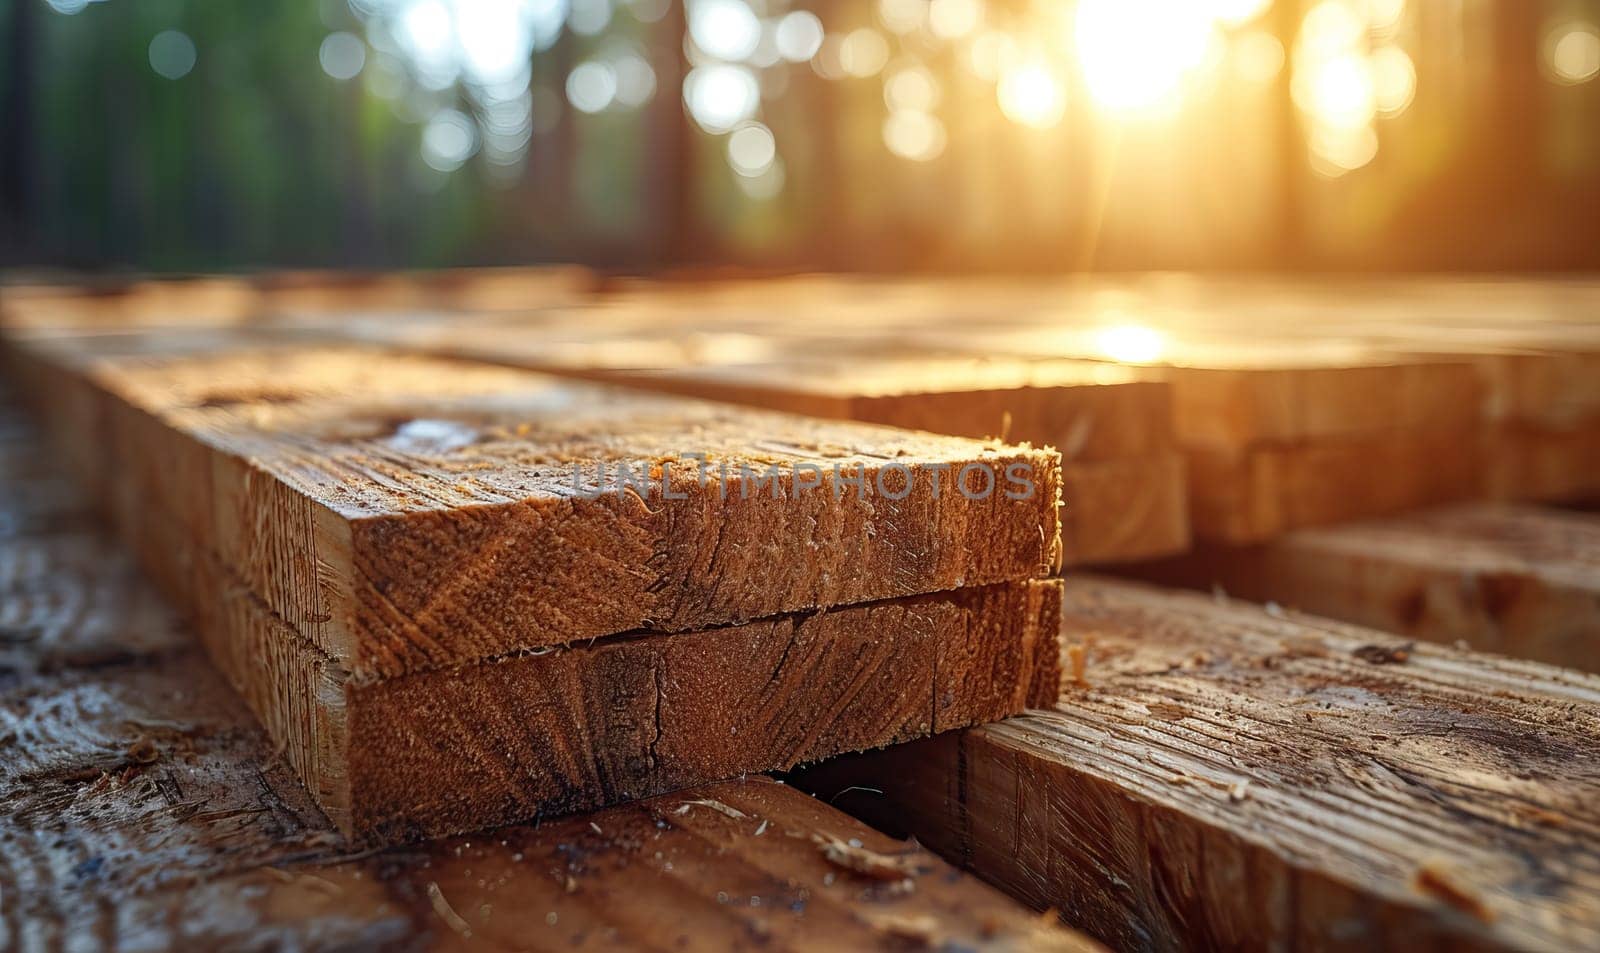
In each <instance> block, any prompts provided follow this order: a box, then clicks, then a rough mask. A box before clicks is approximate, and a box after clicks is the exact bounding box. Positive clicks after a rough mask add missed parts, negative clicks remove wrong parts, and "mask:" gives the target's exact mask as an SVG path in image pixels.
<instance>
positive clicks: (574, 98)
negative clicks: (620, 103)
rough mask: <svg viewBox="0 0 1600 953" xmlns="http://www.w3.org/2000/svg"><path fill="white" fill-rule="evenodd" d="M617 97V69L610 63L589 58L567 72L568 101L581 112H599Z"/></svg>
mask: <svg viewBox="0 0 1600 953" xmlns="http://www.w3.org/2000/svg"><path fill="white" fill-rule="evenodd" d="M616 97H617V71H616V70H615V69H612V67H611V64H610V63H605V62H601V61H599V60H587V61H585V62H582V63H579V64H578V65H577V66H575V67H573V69H572V72H571V73H568V74H567V102H569V103H571V104H572V108H574V109H576V110H578V111H579V112H586V113H597V112H599V111H600V110H602V109H605V108H606V107H607V106H609V105H611V102H612V100H614V99H616Z"/></svg>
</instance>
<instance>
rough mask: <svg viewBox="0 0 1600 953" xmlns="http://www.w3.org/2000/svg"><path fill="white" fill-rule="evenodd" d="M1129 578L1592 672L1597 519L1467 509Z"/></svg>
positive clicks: (1296, 537)
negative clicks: (1216, 589)
mask: <svg viewBox="0 0 1600 953" xmlns="http://www.w3.org/2000/svg"><path fill="white" fill-rule="evenodd" d="M1133 572H1135V573H1136V574H1137V575H1139V576H1140V577H1141V578H1145V579H1149V580H1154V581H1161V582H1166V583H1173V584H1181V585H1188V586H1193V587H1197V588H1202V589H1208V590H1209V589H1210V588H1211V587H1212V586H1213V585H1216V586H1220V587H1222V589H1223V590H1224V591H1226V592H1227V593H1228V594H1229V595H1234V596H1239V597H1242V598H1245V599H1251V600H1254V601H1257V602H1268V601H1272V602H1276V603H1278V604H1280V605H1283V606H1287V607H1290V608H1296V609H1302V610H1304V611H1307V612H1313V613H1316V614H1318V615H1322V616H1327V617H1329V618H1335V619H1343V620H1345V621H1347V622H1353V623H1356V624H1358V625H1365V626H1371V627H1373V628H1376V629H1382V630H1384V631H1387V632H1393V633H1396V634H1399V635H1406V636H1415V637H1417V638H1422V639H1428V640H1430V641H1434V642H1444V643H1453V642H1456V641H1457V640H1461V641H1464V642H1466V643H1467V644H1469V645H1471V646H1472V647H1473V648H1475V649H1479V650H1482V651H1487V652H1496V653H1499V654H1502V655H1509V656H1512V657H1514V658H1521V659H1533V660H1535V661H1539V662H1546V663H1549V664H1551V665H1565V666H1570V667H1573V668H1579V669H1585V670H1587V671H1591V672H1594V671H1600V519H1597V518H1595V517H1593V516H1589V515H1585V514H1577V513H1564V512H1560V511H1556V510H1545V509H1540V508H1537V507H1531V506H1526V505H1519V504H1506V503H1479V504H1469V505H1464V506H1456V507H1446V508H1441V509H1437V510H1429V511H1424V512H1419V513H1414V514H1410V515H1406V516H1399V517H1389V518H1386V519H1383V520H1373V521H1367V522H1361V523H1351V524H1347V525H1344V526H1337V527H1329V528H1325V529H1315V530H1299V531H1297V532H1294V533H1290V534H1288V535H1286V536H1283V537H1282V538H1280V539H1277V540H1275V541H1273V542H1272V543H1269V544H1267V545H1265V546H1260V547H1251V548H1247V549H1220V548H1208V549H1204V550H1201V551H1198V552H1196V553H1194V554H1192V555H1190V556H1185V557H1180V558H1178V559H1175V560H1167V561H1161V562H1157V563H1153V564H1151V565H1149V566H1143V567H1139V568H1138V569H1136V570H1133Z"/></svg>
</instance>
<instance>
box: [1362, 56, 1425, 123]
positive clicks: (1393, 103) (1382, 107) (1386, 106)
mask: <svg viewBox="0 0 1600 953" xmlns="http://www.w3.org/2000/svg"><path fill="white" fill-rule="evenodd" d="M1369 67H1370V69H1371V70H1372V92H1373V96H1374V98H1375V100H1376V102H1377V106H1378V113H1379V115H1382V116H1385V117H1391V116H1398V115H1400V114H1401V113H1403V112H1405V110H1406V107H1407V106H1410V105H1411V100H1412V99H1414V98H1415V97H1416V95H1417V67H1416V66H1415V65H1414V64H1413V63H1412V62H1411V57H1410V56H1409V55H1407V54H1406V51H1405V50H1402V49H1401V48H1400V47H1398V46H1385V47H1383V48H1382V49H1379V50H1375V51H1373V54H1372V59H1371V60H1370V62H1369Z"/></svg>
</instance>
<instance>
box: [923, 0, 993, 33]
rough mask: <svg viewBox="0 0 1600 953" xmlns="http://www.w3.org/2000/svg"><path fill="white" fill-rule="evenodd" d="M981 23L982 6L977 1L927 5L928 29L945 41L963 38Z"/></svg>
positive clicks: (947, 0)
mask: <svg viewBox="0 0 1600 953" xmlns="http://www.w3.org/2000/svg"><path fill="white" fill-rule="evenodd" d="M982 23H983V4H981V3H979V2H978V0H933V2H932V3H930V4H929V5H928V29H930V30H932V31H933V35H934V36H937V37H941V38H943V39H946V40H953V39H956V38H958V37H963V36H966V35H968V34H969V33H972V32H973V31H975V30H977V29H978V27H979V25H980V24H982Z"/></svg>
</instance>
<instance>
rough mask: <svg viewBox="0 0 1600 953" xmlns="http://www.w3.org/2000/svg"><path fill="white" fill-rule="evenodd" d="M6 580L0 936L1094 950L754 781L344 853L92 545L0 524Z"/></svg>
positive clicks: (113, 941)
mask: <svg viewBox="0 0 1600 953" xmlns="http://www.w3.org/2000/svg"><path fill="white" fill-rule="evenodd" d="M0 440H3V441H4V442H5V443H6V444H7V445H8V446H14V447H24V446H27V443H28V437H27V435H26V433H25V432H24V430H23V428H21V427H20V426H19V427H17V428H15V432H13V430H12V429H6V430H5V431H4V432H3V433H0ZM0 588H3V591H4V592H5V593H6V594H7V603H6V609H5V611H7V612H9V613H14V614H13V615H11V616H8V623H16V626H15V627H13V628H8V630H7V631H11V632H14V631H18V630H20V631H25V632H27V633H28V638H26V639H25V640H23V641H21V642H20V643H19V644H8V645H7V646H5V650H6V653H7V654H6V655H5V664H6V666H7V668H6V671H5V673H4V674H3V676H0V753H3V755H4V757H3V758H0V817H3V818H4V820H0V948H5V949H16V950H19V951H33V950H51V949H81V950H98V949H134V948H136V949H145V950H167V949H171V950H181V949H195V948H214V947H230V948H237V947H241V946H248V947H252V948H272V949H286V950H302V949H304V950H311V949H330V948H371V947H390V948H392V947H404V948H415V949H430V948H451V949H453V948H458V947H460V948H466V947H469V946H470V947H471V948H473V949H549V950H557V949H570V948H573V947H574V946H577V947H579V948H582V947H585V946H604V947H605V948H608V949H659V948H661V946H662V945H663V944H664V943H665V944H669V945H671V946H673V947H674V948H685V949H701V948H703V949H724V948H729V947H733V946H738V945H740V944H748V945H756V946H767V945H774V944H775V945H778V946H784V947H793V948H800V949H813V948H814V949H818V950H831V949H858V948H860V949H867V948H880V949H900V948H904V947H905V946H907V945H911V946H935V947H937V946H945V945H954V946H961V947H968V946H971V947H978V946H982V947H993V948H996V949H1018V950H1034V949H1056V950H1082V951H1091V950H1096V949H1098V947H1097V946H1095V945H1094V944H1093V943H1092V942H1090V941H1088V940H1086V939H1084V938H1083V937H1081V936H1079V935H1077V934H1074V933H1071V932H1070V931H1067V930H1064V929H1061V928H1059V927H1056V926H1055V925H1053V924H1051V923H1048V922H1046V921H1044V920H1041V919H1040V918H1038V917H1037V916H1036V915H1034V914H1032V913H1030V912H1028V911H1026V910H1024V909H1023V908H1021V907H1019V906H1018V905H1017V904H1016V903H1015V902H1013V901H1011V900H1009V899H1007V898H1006V897H1004V896H1003V895H1002V894H1001V893H999V892H998V891H996V890H994V889H993V888H990V887H987V886H984V885H982V884H981V883H979V882H977V881H976V880H974V879H972V878H969V877H966V876H963V875H961V874H959V873H957V872H955V871H953V870H951V869H950V868H949V867H948V866H946V865H945V864H944V863H943V862H942V861H940V860H938V859H937V858H936V857H934V856H933V855H932V854H929V853H927V852H926V851H923V850H921V849H920V848H918V847H916V845H915V844H908V843H900V842H897V841H894V840H892V839H890V838H888V837H885V836H884V835H882V834H879V833H877V832H875V831H872V830H870V829H868V828H866V827H864V826H863V825H861V824H860V823H859V822H857V821H854V820H853V819H851V818H849V817H848V816H846V815H843V814H841V813H839V812H837V811H835V810H833V809H831V808H829V807H828V806H827V805H825V804H823V803H821V802H818V801H813V800H812V799H810V798H809V797H806V796H805V795H803V794H801V793H800V792H798V791H795V790H793V789H790V788H786V787H784V786H782V785H779V784H776V783H774V782H771V781H768V780H766V779H762V778H751V779H749V780H748V781H732V782H727V783H723V784H718V785H711V786H707V787H702V788H696V789H691V790H688V791H683V792H680V793H678V794H674V795H669V796H667V797H663V798H658V799H656V800H654V801H644V802H637V803H634V804H630V805H628V806H626V807H623V808H618V809H615V810H612V811H608V812H605V813H603V814H599V815H593V816H580V817H571V818H567V819H564V820H561V821H555V822H547V823H545V824H543V825H539V826H533V827H513V828H506V829H503V830H498V831H489V832H485V833H483V834H477V835H472V836H469V837H462V838H457V839H454V840H445V841H440V842H435V843H433V844H429V845H424V846H417V847H408V848H399V849H393V850H389V851H385V852H380V853H372V852H355V851H354V850H353V849H352V848H351V847H350V846H347V845H346V843H345V841H344V839H343V838H342V837H340V836H339V835H338V834H337V833H336V832H335V831H334V829H333V828H332V826H331V825H330V824H329V823H328V822H327V821H326V819H325V818H324V817H323V816H322V815H321V813H320V812H319V811H318V810H317V808H316V807H315V806H314V805H313V803H312V801H311V799H310V798H309V797H308V795H307V794H306V792H305V791H304V789H303V788H302V787H301V786H300V784H299V783H298V782H297V781H296V780H295V778H294V777H293V775H292V774H291V773H290V772H289V770H288V767H287V764H286V762H285V759H284V757H283V752H282V751H281V749H279V748H277V747H276V746H274V744H273V743H272V742H271V740H270V739H269V738H268V736H267V735H266V734H265V732H263V731H262V730H261V728H259V727H258V726H257V725H256V723H255V721H254V719H252V718H251V716H250V713H249V712H248V711H247V710H246V709H245V708H244V706H243V705H242V704H241V703H240V701H239V699H238V698H237V697H236V696H235V695H234V694H233V693H231V692H230V691H229V690H228V689H227V687H226V685H225V684H224V683H223V681H222V680H221V679H220V678H218V677H217V675H216V674H215V673H214V672H213V671H212V670H211V668H210V667H209V666H207V665H206V664H205V663H204V661H203V660H202V659H201V658H200V657H199V656H198V654H197V653H196V652H195V651H194V650H193V649H192V648H189V647H188V641H187V634H186V633H184V632H183V631H182V630H181V629H180V628H178V627H177V625H176V624H175V622H174V620H173V618H172V616H171V614H170V613H163V612H158V611H156V609H155V605H154V600H153V597H152V595H151V593H150V592H149V590H148V587H147V586H146V584H145V583H143V582H142V581H141V580H140V579H138V578H137V576H135V575H134V574H132V573H129V572H128V571H127V565H126V562H125V560H123V559H122V558H121V557H119V555H118V554H117V553H116V551H115V549H114V548H113V547H112V545H111V544H110V543H109V542H108V541H105V540H102V539H97V538H94V537H89V536H85V535H82V534H76V535H67V536H56V535H49V534H46V535H39V534H33V535H27V536H21V537H11V538H8V539H5V540H0ZM12 599H15V600H16V602H15V605H18V606H20V607H21V608H19V609H13V608H12V605H13V602H12V601H11V600H12ZM19 619H25V620H26V621H25V622H19V621H18V620H19ZM85 646H93V647H94V652H93V653H92V654H86V653H85V651H84V647H85ZM46 660H48V661H49V664H48V665H46V664H45V661H46ZM943 661H944V662H945V663H946V664H953V660H952V659H950V658H948V657H947V658H946V659H944V660H943ZM970 691H971V689H970V688H969V687H967V686H960V687H958V689H957V690H956V691H955V692H954V693H953V694H952V695H951V696H950V697H949V698H948V699H947V700H946V701H947V703H948V704H950V705H957V704H959V699H960V698H962V697H970V694H969V695H967V696H963V695H962V692H968V693H970ZM932 697H933V696H932V693H930V694H929V698H930V699H931V698H932ZM931 703H932V702H930V703H929V704H931ZM698 714H699V713H697V715H698Z"/></svg>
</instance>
